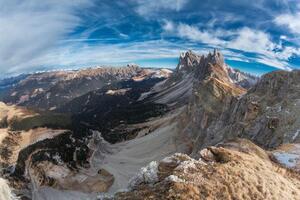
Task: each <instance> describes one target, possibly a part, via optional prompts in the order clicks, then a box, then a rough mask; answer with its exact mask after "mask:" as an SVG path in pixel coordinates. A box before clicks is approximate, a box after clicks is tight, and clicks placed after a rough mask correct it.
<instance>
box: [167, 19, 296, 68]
mask: <svg viewBox="0 0 300 200" xmlns="http://www.w3.org/2000/svg"><path fill="white" fill-rule="evenodd" d="M162 28H163V30H164V31H165V35H173V36H177V37H180V38H183V39H189V40H191V41H194V42H201V43H205V44H208V45H210V46H213V47H218V48H221V49H226V48H230V49H237V50H241V51H244V52H251V53H255V54H258V55H259V56H257V57H255V56H253V58H252V60H254V61H256V62H260V63H263V64H266V65H270V66H274V67H277V68H281V69H290V67H289V65H288V62H287V61H288V59H290V58H291V57H292V56H293V55H300V49H299V48H296V47H290V46H289V47H284V46H282V43H281V42H280V43H278V44H277V43H275V42H273V41H272V39H271V37H270V35H269V34H267V33H265V32H263V31H261V30H255V29H251V28H248V27H244V28H241V29H238V30H223V29H208V30H203V31H202V30H200V29H199V28H198V27H196V26H193V25H188V24H184V23H178V24H176V23H174V22H171V21H165V23H164V24H163V26H162ZM225 36H226V37H229V38H230V39H227V40H225V39H222V38H224V37H225ZM283 39H284V37H283V38H282V39H281V40H283ZM275 50H276V51H275Z"/></svg>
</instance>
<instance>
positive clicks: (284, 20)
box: [274, 12, 300, 34]
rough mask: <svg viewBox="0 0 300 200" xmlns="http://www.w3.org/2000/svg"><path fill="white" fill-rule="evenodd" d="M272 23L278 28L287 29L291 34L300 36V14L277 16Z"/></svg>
mask: <svg viewBox="0 0 300 200" xmlns="http://www.w3.org/2000/svg"><path fill="white" fill-rule="evenodd" d="M274 21H275V23H276V24H277V25H279V26H284V27H288V29H289V30H290V31H291V32H292V33H295V34H300V12H298V13H296V14H282V15H279V16H277V17H276V18H275V20H274Z"/></svg>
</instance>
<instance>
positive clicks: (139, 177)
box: [129, 161, 158, 189]
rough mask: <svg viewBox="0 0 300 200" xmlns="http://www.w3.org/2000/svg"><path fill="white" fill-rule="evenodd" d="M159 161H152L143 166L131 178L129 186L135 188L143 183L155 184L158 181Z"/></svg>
mask: <svg viewBox="0 0 300 200" xmlns="http://www.w3.org/2000/svg"><path fill="white" fill-rule="evenodd" d="M157 172H158V163H157V162H156V161H152V162H150V163H149V164H148V165H147V166H146V167H142V168H141V169H140V171H139V172H138V173H137V174H136V175H135V176H134V177H132V178H131V179H130V180H129V188H130V189H133V188H135V187H136V186H137V185H140V184H141V183H147V184H154V183H156V182H157V181H158V175H157Z"/></svg>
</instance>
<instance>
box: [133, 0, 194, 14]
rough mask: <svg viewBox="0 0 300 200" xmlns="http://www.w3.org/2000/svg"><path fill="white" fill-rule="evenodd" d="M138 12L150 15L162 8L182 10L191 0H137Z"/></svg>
mask: <svg viewBox="0 0 300 200" xmlns="http://www.w3.org/2000/svg"><path fill="white" fill-rule="evenodd" d="M135 1H136V2H137V7H136V12H137V13H138V14H140V15H142V16H144V17H150V16H152V15H154V14H157V13H158V12H161V10H171V11H177V12H178V11H180V10H181V9H182V8H183V7H184V6H185V5H186V4H187V3H188V1H189V0H151V1H148V0H135Z"/></svg>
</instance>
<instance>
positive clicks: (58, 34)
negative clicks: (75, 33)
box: [0, 0, 89, 68]
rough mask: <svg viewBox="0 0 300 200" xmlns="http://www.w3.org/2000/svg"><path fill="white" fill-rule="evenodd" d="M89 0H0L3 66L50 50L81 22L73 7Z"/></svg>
mask: <svg viewBox="0 0 300 200" xmlns="http://www.w3.org/2000/svg"><path fill="white" fill-rule="evenodd" d="M88 5H89V2H88V1H80V0H75V1H68V0H60V1H56V0H55V1H54V0H53V1H43V2H40V1H39V0H26V1H17V0H10V1H5V0H0V41H1V45H0V66H1V68H5V67H15V66H21V65H22V63H25V62H28V61H30V60H32V59H36V58H37V57H39V56H42V55H43V54H46V53H47V52H49V51H51V50H52V48H53V47H55V46H56V45H57V41H58V40H60V39H62V38H63V37H64V36H65V35H67V34H68V33H70V32H71V31H72V30H73V29H74V27H76V26H78V25H79V24H80V19H79V18H78V17H76V16H75V14H74V11H75V10H76V9H77V8H79V7H81V8H82V7H85V6H88Z"/></svg>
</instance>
